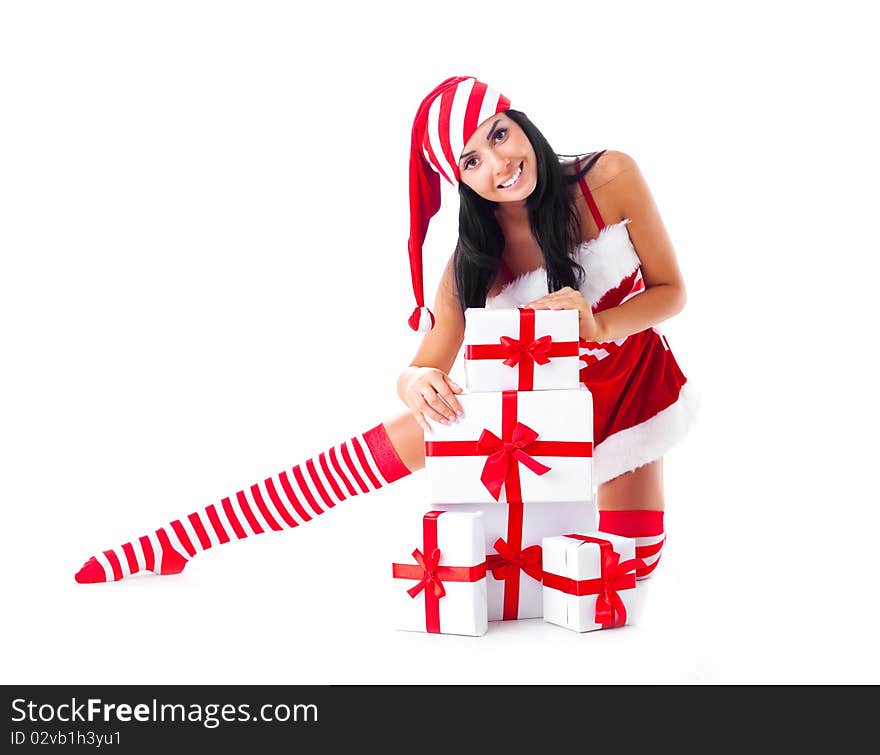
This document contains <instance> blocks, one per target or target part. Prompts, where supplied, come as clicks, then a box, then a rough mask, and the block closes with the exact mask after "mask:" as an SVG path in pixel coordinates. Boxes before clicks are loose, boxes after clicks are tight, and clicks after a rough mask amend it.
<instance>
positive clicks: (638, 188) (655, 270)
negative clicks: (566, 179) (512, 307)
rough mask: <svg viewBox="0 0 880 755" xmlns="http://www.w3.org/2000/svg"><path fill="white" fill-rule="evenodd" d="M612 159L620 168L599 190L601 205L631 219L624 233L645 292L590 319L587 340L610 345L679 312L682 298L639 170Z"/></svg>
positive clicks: (618, 155)
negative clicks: (591, 332) (592, 326)
mask: <svg viewBox="0 0 880 755" xmlns="http://www.w3.org/2000/svg"><path fill="white" fill-rule="evenodd" d="M614 158H615V161H620V170H619V171H618V172H617V175H616V176H615V177H614V178H613V179H612V180H611V181H609V182H608V183H607V184H606V185H605V186H604V187H603V195H604V199H605V201H604V202H603V204H605V206H611V207H614V208H620V215H621V216H622V217H626V218H629V219H630V220H631V221H632V222H631V223H629V224H628V225H627V230H628V231H629V235H630V238H631V239H632V243H633V246H635V249H636V253H637V254H638V255H639V259H640V260H641V263H642V277H643V278H644V281H645V290H644V291H643V292H642V293H640V294H639V295H638V296H634V297H633V298H632V299H630V300H629V301H626V302H624V303H623V304H621V305H619V306H617V307H612V308H611V309H606V310H604V311H603V312H598V313H596V314H595V315H594V317H595V320H596V325H597V331H598V336H597V337H594V338H592V339H590V340H595V341H613V340H614V339H616V338H623V337H624V336H629V335H632V334H633V333H638V332H639V331H642V330H645V329H646V328H650V327H651V326H652V325H656V324H657V323H659V322H662V321H663V320H666V319H668V318H670V317H672V316H673V315H675V314H678V313H679V312H680V311H681V310H682V309H683V308H684V304H685V299H686V294H685V287H684V279H683V278H682V275H681V271H680V270H679V268H678V262H677V260H676V258H675V250H674V249H673V247H672V241H671V240H670V239H669V235H668V234H667V233H666V228H665V227H664V225H663V221H662V219H661V218H660V212H659V211H658V209H657V205H656V204H655V203H654V199H653V197H652V195H651V191H650V190H649V188H648V184H647V183H646V181H645V179H644V177H643V176H642V172H641V171H640V170H639V167H638V165H637V164H636V162H635V160H633V159H632V158H631V157H630V156H629V155H627V154H625V153H623V152H615V155H614ZM592 303H595V302H591V304H592Z"/></svg>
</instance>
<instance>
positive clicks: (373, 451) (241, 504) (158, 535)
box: [76, 424, 410, 583]
mask: <svg viewBox="0 0 880 755" xmlns="http://www.w3.org/2000/svg"><path fill="white" fill-rule="evenodd" d="M408 474H410V470H409V469H408V468H407V467H406V466H405V465H404V463H403V462H402V461H401V460H400V457H399V456H398V455H397V451H395V449H394V446H392V445H391V440H390V439H389V437H388V433H387V432H386V430H385V427H384V426H383V425H382V424H379V425H377V426H376V427H374V428H372V429H370V430H367V431H366V432H364V433H361V434H359V435H355V436H354V437H352V438H350V439H349V440H347V441H346V442H344V443H341V444H339V445H338V446H333V447H332V448H330V449H328V450H327V451H324V452H322V453H320V454H318V455H317V456H315V457H313V458H311V459H308V460H307V461H305V462H303V463H301V464H297V465H296V466H295V467H293V468H292V469H290V470H285V471H284V472H281V473H279V474H277V475H275V476H274V477H269V478H267V479H265V480H264V481H263V482H262V483H255V484H253V485H251V486H250V488H248V489H247V490H239V491H238V492H237V493H236V494H235V495H234V496H229V497H228V498H223V499H222V500H221V501H220V502H219V503H217V504H216V505H215V504H211V505H210V506H208V507H206V508H205V509H203V510H201V511H196V512H193V513H192V514H190V515H189V516H187V517H183V518H181V519H175V520H174V521H173V522H171V523H170V524H168V525H166V526H164V527H160V528H159V529H157V530H154V531H152V532H149V533H147V534H146V535H144V536H142V537H140V538H138V539H137V540H133V541H131V542H128V543H125V544H123V545H120V546H119V547H118V548H112V549H111V550H106V551H103V552H101V553H98V554H97V555H95V556H92V557H91V558H90V559H89V560H88V561H86V563H85V564H84V565H83V567H82V568H81V569H80V570H79V571H78V572H77V574H76V581H77V582H80V583H92V582H113V581H116V580H120V579H124V578H125V577H127V576H129V575H130V574H136V573H138V572H143V571H150V572H153V573H155V574H178V573H180V572H181V571H183V568H184V567H185V566H186V564H187V563H188V562H189V560H190V559H191V558H192V557H193V556H195V555H197V554H198V553H201V552H202V551H206V550H208V549H209V548H213V547H214V546H215V545H222V544H223V543H228V542H229V541H230V540H242V539H243V538H246V537H249V536H251V535H259V534H262V533H263V532H268V531H270V530H273V531H279V530H284V529H291V528H293V527H298V526H300V525H301V524H305V523H307V522H309V521H311V520H312V519H314V518H315V517H317V516H320V515H321V514H323V513H324V512H325V511H327V510H329V509H331V508H333V507H334V506H335V505H336V504H337V503H341V502H342V501H344V500H346V499H347V498H350V497H351V496H355V495H359V494H361V493H369V492H371V491H373V490H378V489H379V488H381V487H384V486H385V485H387V484H389V483H392V482H394V481H395V480H399V479H400V478H401V477H405V476H406V475H408Z"/></svg>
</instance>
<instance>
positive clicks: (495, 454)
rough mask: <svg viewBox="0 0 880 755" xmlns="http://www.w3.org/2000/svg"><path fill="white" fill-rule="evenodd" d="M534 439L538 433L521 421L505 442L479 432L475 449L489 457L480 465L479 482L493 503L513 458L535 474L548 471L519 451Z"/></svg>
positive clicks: (488, 432) (485, 432)
mask: <svg viewBox="0 0 880 755" xmlns="http://www.w3.org/2000/svg"><path fill="white" fill-rule="evenodd" d="M537 439H538V433H536V432H535V431H534V430H532V428H531V427H529V426H528V425H524V424H523V423H522V422H517V423H516V424H515V425H514V427H513V432H512V433H511V437H510V440H509V441H507V440H501V438H499V437H498V436H497V435H495V433H493V432H492V431H490V430H488V429H485V428H484V429H483V432H482V433H480V439H479V440H478V441H477V450H478V451H479V452H480V453H486V454H489V456H488V458H487V459H486V463H485V464H484V465H483V473H482V474H481V475H480V481H481V482H482V483H483V485H485V486H486V489H487V490H488V491H489V492H490V493H491V494H492V497H493V498H494V499H495V500H496V501H497V500H498V498H499V496H500V495H501V486H502V484H503V483H504V480H505V478H506V477H507V472H508V469H510V464H511V462H513V461H514V459H515V460H516V461H519V462H521V463H523V464H525V465H526V466H527V467H528V468H529V469H531V470H532V471H533V472H534V473H535V474H539V475H542V474H545V473H547V472H549V471H550V467H548V466H545V465H544V464H541V462H539V461H537V460H535V459H533V458H532V457H531V456H529V455H528V454H527V453H526V452H525V451H524V450H523V449H524V448H525V447H527V446H529V445H531V444H532V443H534V442H535V441H536V440H537Z"/></svg>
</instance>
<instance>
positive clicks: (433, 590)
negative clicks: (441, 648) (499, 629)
mask: <svg viewBox="0 0 880 755" xmlns="http://www.w3.org/2000/svg"><path fill="white" fill-rule="evenodd" d="M408 547H409V552H406V551H405V550H403V549H401V553H400V558H398V559H397V560H396V561H395V563H394V564H393V568H392V574H393V576H394V579H393V580H392V584H393V595H392V602H393V604H394V606H395V608H396V624H395V626H396V628H397V629H403V630H408V631H413V632H432V633H437V634H465V635H473V636H479V635H482V634H485V633H486V630H487V628H488V624H487V603H486V544H485V533H484V530H483V516H482V514H481V513H480V512H479V511H474V512H466V511H449V512H444V511H429V512H428V513H426V514H425V515H424V516H423V517H421V518H420V519H419V527H415V526H413V527H412V539H411V541H410V543H409V544H408ZM435 549H436V551H435ZM438 593H442V594H439V595H438Z"/></svg>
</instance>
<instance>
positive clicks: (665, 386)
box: [76, 76, 695, 583]
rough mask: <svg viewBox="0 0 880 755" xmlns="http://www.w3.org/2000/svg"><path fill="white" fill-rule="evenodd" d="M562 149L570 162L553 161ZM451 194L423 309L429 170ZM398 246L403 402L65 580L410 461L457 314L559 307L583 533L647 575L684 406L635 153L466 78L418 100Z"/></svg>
mask: <svg viewBox="0 0 880 755" xmlns="http://www.w3.org/2000/svg"><path fill="white" fill-rule="evenodd" d="M566 158H572V159H566ZM441 177H442V178H445V179H446V180H448V181H449V182H450V183H451V184H453V185H457V186H458V191H459V196H460V215H459V239H458V244H457V245H456V248H455V251H454V253H453V254H452V256H451V258H450V260H449V262H448V264H447V265H446V268H445V270H444V273H443V276H442V280H441V281H440V284H439V287H438V290H437V294H436V298H435V304H434V310H433V312H432V311H431V310H429V309H428V308H427V307H426V306H425V304H424V294H423V285H422V258H421V254H422V244H423V242H424V239H425V236H426V233H427V229H428V223H429V221H430V219H431V217H432V216H433V215H434V214H435V213H436V212H437V211H438V209H439V207H440V180H441ZM410 223H411V226H410V241H409V256H410V268H411V273H412V280H413V291H414V294H415V299H416V303H417V306H416V308H415V310H414V311H413V313H412V315H411V316H410V318H409V324H410V327H412V328H413V329H414V330H418V331H421V332H424V333H425V335H424V336H423V338H422V342H421V344H420V346H419V348H418V350H417V352H416V355H415V357H414V358H413V360H412V363H411V365H410V366H409V367H407V368H406V369H405V370H404V371H403V373H402V374H401V375H400V377H399V379H398V381H397V390H398V394H399V395H400V398H401V399H402V401H403V403H404V404H405V405H406V410H405V411H403V412H402V413H401V414H399V415H398V416H396V417H393V418H391V419H388V420H386V421H384V422H381V423H379V424H377V425H376V426H375V427H372V428H370V429H368V430H366V431H364V432H361V433H358V434H356V435H354V436H352V437H351V438H348V439H347V440H345V441H343V442H341V443H339V444H338V445H335V446H333V447H331V448H329V449H326V450H324V451H322V452H321V453H319V454H317V455H315V456H314V457H312V458H310V459H306V460H304V461H302V462H300V463H299V464H297V465H295V466H293V467H290V468H288V469H286V470H284V471H282V472H279V473H278V474H276V475H273V476H272V477H268V478H266V479H264V480H263V481H262V482H257V483H254V484H253V485H251V486H249V487H248V488H244V489H242V490H239V491H237V492H236V493H234V494H233V495H230V496H228V497H225V498H223V499H222V500H220V501H218V502H217V503H216V504H211V505H210V506H208V507H206V508H204V509H201V510H198V511H195V512H193V513H191V514H188V515H187V516H183V517H181V518H180V519H175V520H174V521H172V522H170V523H168V524H166V525H164V526H162V527H159V528H158V529H155V530H151V531H149V532H148V533H147V534H145V535H143V536H141V537H140V538H138V539H135V540H131V541H129V542H127V543H125V544H123V545H121V546H118V547H116V548H111V549H109V550H105V551H100V552H98V553H97V554H96V555H94V556H92V557H91V558H90V559H89V560H88V561H86V563H85V564H84V565H83V567H82V568H81V569H80V570H79V572H78V573H77V574H76V580H77V581H78V582H83V583H92V582H109V581H114V580H120V579H123V578H125V577H127V576H129V575H131V574H135V573H138V572H153V573H155V574H176V573H179V572H180V571H182V570H183V568H184V567H185V566H186V564H187V563H188V562H189V561H190V560H191V559H192V558H193V557H194V556H196V555H197V554H198V553H200V552H201V551H204V550H207V549H209V548H212V547H214V546H217V545H221V544H223V543H227V542H229V541H231V540H240V539H243V538H246V537H250V536H252V535H259V534H262V533H264V532H269V531H280V530H284V529H291V528H295V527H300V526H302V525H304V524H307V523H308V522H309V521H311V520H312V519H314V518H315V517H317V516H320V515H321V514H323V513H325V512H326V511H328V510H330V509H332V508H334V507H335V506H337V505H338V504H340V503H343V502H344V501H346V500H347V499H348V498H351V497H352V496H356V495H363V494H366V493H370V492H372V491H374V490H378V489H380V488H382V487H384V486H386V485H389V484H390V483H392V482H394V481H396V480H398V479H400V478H401V477H404V476H406V475H409V474H411V473H412V472H414V471H416V470H418V469H421V468H422V467H424V465H425V457H424V441H425V432H427V431H429V426H428V422H427V420H428V419H431V420H433V421H438V422H455V421H456V419H457V416H459V415H460V414H461V406H460V404H459V402H458V400H457V399H456V395H457V394H459V393H461V391H462V388H461V387H460V386H458V385H457V384H456V383H455V382H454V381H453V380H452V379H451V378H450V377H449V371H450V370H451V368H452V366H453V364H454V362H455V360H456V357H457V355H458V352H459V349H460V348H461V345H462V342H463V338H464V310H465V308H467V307H483V306H485V307H532V308H535V309H577V310H578V313H579V322H580V349H579V351H580V359H581V361H582V363H583V367H582V369H581V372H580V377H581V381H582V382H583V384H584V385H585V386H586V387H587V388H588V389H589V390H590V392H591V393H592V397H593V411H594V429H593V432H594V458H593V462H594V479H595V481H596V482H597V483H598V507H599V528H600V530H602V531H604V532H609V533H616V534H620V535H625V536H628V537H633V538H635V540H636V556H638V557H640V558H642V559H643V560H644V561H645V563H646V566H645V568H644V569H640V570H639V572H638V577H639V578H645V577H647V576H648V575H649V574H650V573H651V572H652V571H653V570H654V569H655V568H656V566H657V563H658V562H659V559H660V555H661V552H662V548H663V544H664V542H665V532H664V525H663V511H664V506H665V500H664V491H663V455H664V453H665V452H666V450H667V449H668V448H670V447H671V446H672V445H674V444H675V443H676V442H678V441H679V440H680V439H681V438H682V437H683V436H684V435H685V434H686V432H687V431H688V429H689V427H690V425H691V423H692V420H693V418H694V415H695V409H694V403H693V400H692V398H691V395H690V390H689V386H688V385H687V383H686V378H685V376H684V375H683V374H682V372H681V370H680V369H679V367H678V365H677V364H676V361H675V359H674V357H673V355H672V352H671V351H670V348H669V344H668V343H667V341H666V338H665V337H664V336H663V335H662V334H661V333H660V332H659V331H658V330H657V328H656V327H655V326H656V325H657V324H658V323H660V322H662V321H663V320H666V319H668V318H669V317H671V316H673V315H675V314H677V313H678V312H680V311H681V309H682V307H683V306H684V303H685V288H684V282H683V280H682V276H681V272H680V271H679V268H678V264H677V262H676V258H675V252H674V250H673V247H672V243H671V241H670V239H669V237H668V235H667V233H666V231H665V229H664V226H663V222H662V220H661V218H660V215H659V213H658V210H657V207H656V206H655V204H654V201H653V199H652V196H651V193H650V191H649V189H648V186H647V185H646V183H645V181H644V179H643V177H642V174H641V172H640V171H639V168H638V166H637V165H636V163H635V161H634V160H633V159H632V158H631V157H629V156H628V155H627V154H625V153H623V152H617V151H602V152H596V153H590V154H588V155H585V156H583V157H579V156H563V155H558V154H557V153H556V152H554V150H553V149H552V148H551V147H550V145H549V144H548V143H547V140H546V139H545V138H544V136H543V135H542V134H541V132H540V131H539V130H538V129H537V128H536V127H535V126H534V125H533V124H532V122H531V121H530V120H529V119H528V118H527V117H526V115H525V114H524V113H523V112H521V111H518V110H514V109H511V106H510V101H509V100H508V99H507V98H506V97H505V96H504V95H502V94H500V93H499V92H498V91H496V90H493V89H492V88H491V87H489V86H487V85H486V84H485V83H483V82H480V81H478V80H476V79H475V78H474V77H470V76H456V77H452V78H449V79H446V80H445V81H443V82H442V83H441V84H439V85H438V86H437V87H435V88H434V89H433V90H432V91H431V92H430V93H429V94H428V95H427V97H425V99H424V100H423V101H422V103H421V105H420V106H419V109H418V112H417V114H416V117H415V120H414V123H413V128H412V143H411V152H410Z"/></svg>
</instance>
